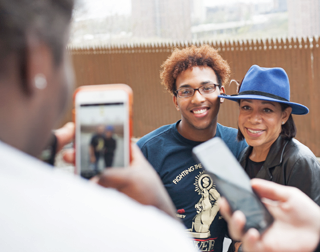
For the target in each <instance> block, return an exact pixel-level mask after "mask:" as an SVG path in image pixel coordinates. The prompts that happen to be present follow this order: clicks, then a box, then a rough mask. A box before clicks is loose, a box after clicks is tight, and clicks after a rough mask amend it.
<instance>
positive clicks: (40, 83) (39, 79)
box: [34, 73, 48, 89]
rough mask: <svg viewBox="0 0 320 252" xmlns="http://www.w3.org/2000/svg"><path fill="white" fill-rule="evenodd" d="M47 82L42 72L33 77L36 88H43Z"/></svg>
mask: <svg viewBox="0 0 320 252" xmlns="http://www.w3.org/2000/svg"><path fill="white" fill-rule="evenodd" d="M47 84H48V83H47V79H46V76H44V75H43V74H41V73H39V74H37V75H36V76H35V77H34V85H35V87H36V88H37V89H45V88H46V87H47Z"/></svg>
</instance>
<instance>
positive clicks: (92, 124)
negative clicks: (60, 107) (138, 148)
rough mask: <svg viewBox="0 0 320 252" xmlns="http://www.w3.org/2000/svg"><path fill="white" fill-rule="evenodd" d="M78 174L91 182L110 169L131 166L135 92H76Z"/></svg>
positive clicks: (100, 88) (110, 88)
mask: <svg viewBox="0 0 320 252" xmlns="http://www.w3.org/2000/svg"><path fill="white" fill-rule="evenodd" d="M74 104H75V125H76V141H75V142H76V144H75V148H76V169H75V170H76V173H77V174H79V175H81V176H82V177H84V178H87V179H90V178H92V177H93V176H95V175H97V174H99V173H100V172H101V171H102V170H103V169H105V168H107V167H127V166H129V164H130V149H131V146H130V139H131V128H132V127H131V125H132V122H131V121H132V120H131V117H132V90H131V88H130V87H129V86H127V85H125V84H109V85H94V86H82V87H80V88H78V89H77V90H76V91H75V94H74Z"/></svg>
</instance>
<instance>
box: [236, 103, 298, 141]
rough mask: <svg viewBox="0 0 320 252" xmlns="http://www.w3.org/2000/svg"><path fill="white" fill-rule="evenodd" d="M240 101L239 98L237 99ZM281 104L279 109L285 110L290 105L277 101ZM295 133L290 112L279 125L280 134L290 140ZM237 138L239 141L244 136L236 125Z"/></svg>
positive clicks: (295, 129)
mask: <svg viewBox="0 0 320 252" xmlns="http://www.w3.org/2000/svg"><path fill="white" fill-rule="evenodd" d="M239 103H240V100H239ZM279 104H280V106H281V110H282V111H285V109H286V108H288V107H290V106H289V105H287V104H284V103H279ZM296 134H297V128H296V125H295V123H294V121H293V117H292V114H290V116H289V118H288V120H287V121H286V123H285V124H283V125H281V133H280V135H281V136H282V137H283V138H284V139H288V140H290V139H291V138H294V137H295V136H296ZM237 139H238V141H241V140H243V139H244V136H243V134H242V132H241V131H240V129H239V127H238V134H237Z"/></svg>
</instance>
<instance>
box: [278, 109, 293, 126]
mask: <svg viewBox="0 0 320 252" xmlns="http://www.w3.org/2000/svg"><path fill="white" fill-rule="evenodd" d="M291 112H292V108H291V107H287V108H286V109H285V110H284V111H282V118H281V120H282V122H283V124H285V123H286V122H287V121H288V119H289V116H290V115H291Z"/></svg>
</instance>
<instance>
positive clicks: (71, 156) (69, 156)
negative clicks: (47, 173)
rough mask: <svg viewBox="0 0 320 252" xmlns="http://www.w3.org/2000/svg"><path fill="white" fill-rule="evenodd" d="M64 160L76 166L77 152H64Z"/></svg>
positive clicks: (72, 150)
mask: <svg viewBox="0 0 320 252" xmlns="http://www.w3.org/2000/svg"><path fill="white" fill-rule="evenodd" d="M62 158H63V160H64V161H65V162H66V163H70V164H75V161H76V160H75V152H74V149H68V150H64V151H63V153H62Z"/></svg>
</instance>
